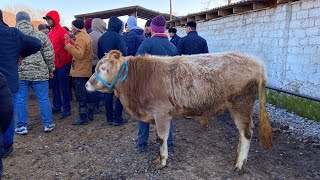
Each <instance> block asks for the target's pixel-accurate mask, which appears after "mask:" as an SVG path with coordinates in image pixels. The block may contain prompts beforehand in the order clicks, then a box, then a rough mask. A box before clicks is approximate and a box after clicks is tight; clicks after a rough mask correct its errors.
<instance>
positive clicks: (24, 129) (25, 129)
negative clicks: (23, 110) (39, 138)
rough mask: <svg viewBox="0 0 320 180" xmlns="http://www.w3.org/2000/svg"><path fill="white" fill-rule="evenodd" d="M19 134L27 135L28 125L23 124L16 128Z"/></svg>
mask: <svg viewBox="0 0 320 180" xmlns="http://www.w3.org/2000/svg"><path fill="white" fill-rule="evenodd" d="M14 131H15V132H16V133H17V134H20V135H26V134H28V129H27V127H26V126H21V127H18V128H16V129H15V130H14Z"/></svg>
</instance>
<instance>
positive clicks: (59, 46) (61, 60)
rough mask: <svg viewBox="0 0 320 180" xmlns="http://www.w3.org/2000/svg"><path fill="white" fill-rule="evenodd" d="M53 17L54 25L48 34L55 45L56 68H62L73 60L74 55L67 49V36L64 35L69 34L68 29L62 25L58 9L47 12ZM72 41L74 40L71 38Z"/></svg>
mask: <svg viewBox="0 0 320 180" xmlns="http://www.w3.org/2000/svg"><path fill="white" fill-rule="evenodd" d="M46 16H49V17H51V18H52V19H53V22H54V27H52V28H51V31H50V33H49V34H48V37H49V39H50V40H51V43H52V45H53V49H54V54H55V59H54V65H55V67H56V69H59V68H62V67H63V66H64V65H67V64H70V63H71V61H72V56H71V54H69V53H68V52H67V51H66V50H65V49H64V45H65V38H64V35H65V34H67V35H69V33H68V31H67V30H65V29H64V28H63V27H61V25H60V16H59V14H58V12H57V11H50V12H48V13H47V14H46ZM70 42H72V41H71V40H70Z"/></svg>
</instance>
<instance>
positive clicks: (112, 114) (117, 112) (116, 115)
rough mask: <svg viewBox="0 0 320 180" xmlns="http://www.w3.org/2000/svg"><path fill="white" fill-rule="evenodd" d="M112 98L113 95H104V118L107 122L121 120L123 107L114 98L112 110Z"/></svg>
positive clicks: (117, 99)
mask: <svg viewBox="0 0 320 180" xmlns="http://www.w3.org/2000/svg"><path fill="white" fill-rule="evenodd" d="M113 97H114V93H113V92H112V93H106V94H105V95H104V106H105V108H106V117H107V119H108V121H114V120H121V119H122V111H123V106H122V104H121V102H120V100H119V98H116V104H115V108H114V109H113Z"/></svg>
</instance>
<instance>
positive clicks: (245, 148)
mask: <svg viewBox="0 0 320 180" xmlns="http://www.w3.org/2000/svg"><path fill="white" fill-rule="evenodd" d="M257 91H258V85H257V83H255V82H254V81H253V82H249V83H248V84H247V86H246V87H245V88H244V89H243V90H242V91H240V92H238V93H237V94H234V95H233V96H232V97H231V98H230V99H229V102H230V107H229V110H230V112H231V115H232V116H233V119H234V121H235V124H236V126H237V128H238V130H239V144H238V149H237V160H236V166H235V170H236V171H238V172H240V171H242V169H243V164H244V163H245V162H246V160H247V158H248V153H249V148H250V142H251V138H252V129H253V128H254V125H253V122H252V116H253V106H254V102H255V99H256V96H257Z"/></svg>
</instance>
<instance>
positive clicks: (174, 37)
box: [168, 28, 180, 47]
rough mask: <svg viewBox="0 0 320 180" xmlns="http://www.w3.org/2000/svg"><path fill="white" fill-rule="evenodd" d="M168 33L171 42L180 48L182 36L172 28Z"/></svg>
mask: <svg viewBox="0 0 320 180" xmlns="http://www.w3.org/2000/svg"><path fill="white" fill-rule="evenodd" d="M168 32H169V36H170V38H171V40H170V42H172V43H173V44H174V45H175V46H176V47H178V43H179V40H180V36H178V35H177V29H176V28H170V29H169V30H168Z"/></svg>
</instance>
